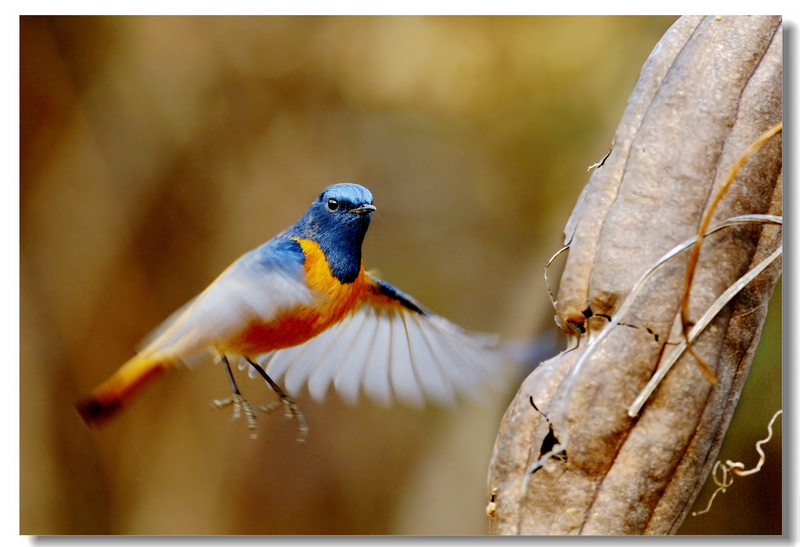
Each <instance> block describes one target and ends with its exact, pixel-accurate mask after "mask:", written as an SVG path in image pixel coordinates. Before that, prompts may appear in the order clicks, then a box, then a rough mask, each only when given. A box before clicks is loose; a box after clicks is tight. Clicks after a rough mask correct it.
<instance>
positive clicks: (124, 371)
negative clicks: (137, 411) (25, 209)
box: [75, 355, 170, 426]
mask: <svg viewBox="0 0 800 547" xmlns="http://www.w3.org/2000/svg"><path fill="white" fill-rule="evenodd" d="M168 368H170V367H168V366H167V364H166V363H163V362H161V361H154V360H152V359H148V358H145V357H142V356H140V355H137V356H135V357H133V358H132V359H131V360H130V361H128V362H127V363H125V364H124V365H122V366H121V367H120V368H119V370H117V372H115V373H114V375H113V376H111V378H109V379H108V380H106V381H105V382H103V383H102V384H100V385H99V386H97V387H96V388H95V389H94V390H93V391H92V393H91V394H90V395H89V396H88V397H86V398H85V399H82V400H81V401H79V402H78V403H77V404H76V405H75V407H76V409H77V410H78V414H80V415H81V418H83V421H84V422H86V423H87V424H88V425H90V426H100V425H102V424H103V423H105V422H106V421H107V420H108V419H109V418H111V417H113V416H114V415H116V413H117V412H119V410H121V409H122V407H123V406H124V405H125V404H127V403H128V402H129V400H130V399H131V398H132V397H133V396H134V395H135V394H136V393H138V392H139V391H140V390H141V389H142V388H143V387H144V386H145V385H147V384H149V383H150V381H152V380H153V379H154V378H157V377H158V376H160V375H161V374H162V373H163V372H165V371H166V370H167V369H168Z"/></svg>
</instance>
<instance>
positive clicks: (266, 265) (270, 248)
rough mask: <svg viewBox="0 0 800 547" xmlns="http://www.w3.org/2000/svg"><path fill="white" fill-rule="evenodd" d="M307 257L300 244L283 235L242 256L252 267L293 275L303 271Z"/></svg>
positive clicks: (243, 260)
mask: <svg viewBox="0 0 800 547" xmlns="http://www.w3.org/2000/svg"><path fill="white" fill-rule="evenodd" d="M305 259H306V255H305V254H304V253H303V248H302V247H300V244H299V243H298V242H297V241H295V240H293V239H289V238H288V237H284V236H283V235H279V236H276V237H274V238H272V239H271V240H269V241H267V242H266V243H264V244H263V245H262V246H260V247H257V248H255V249H253V250H252V251H250V252H249V253H247V254H245V255H244V256H243V257H242V258H241V260H242V262H245V263H246V264H247V265H248V266H249V267H251V268H258V269H262V270H270V271H283V272H285V273H287V274H292V275H297V274H300V273H302V271H303V262H305Z"/></svg>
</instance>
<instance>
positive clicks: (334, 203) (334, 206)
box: [328, 198, 339, 211]
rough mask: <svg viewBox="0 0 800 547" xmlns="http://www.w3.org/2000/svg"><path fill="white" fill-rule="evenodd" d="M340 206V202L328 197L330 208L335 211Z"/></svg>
mask: <svg viewBox="0 0 800 547" xmlns="http://www.w3.org/2000/svg"><path fill="white" fill-rule="evenodd" d="M338 208H339V202H338V201H336V200H335V199H333V198H330V199H328V209H330V210H331V211H335V210H336V209H338Z"/></svg>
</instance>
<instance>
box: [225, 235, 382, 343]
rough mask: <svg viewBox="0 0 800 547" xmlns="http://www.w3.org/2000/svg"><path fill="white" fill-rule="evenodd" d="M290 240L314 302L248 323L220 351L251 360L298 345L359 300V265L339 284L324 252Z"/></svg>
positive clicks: (306, 242) (311, 243) (363, 280)
mask: <svg viewBox="0 0 800 547" xmlns="http://www.w3.org/2000/svg"><path fill="white" fill-rule="evenodd" d="M293 239H295V241H297V242H298V243H299V244H300V246H301V247H302V249H303V253H304V254H305V255H306V259H305V262H304V263H303V268H304V269H305V274H306V284H307V285H308V287H309V288H310V289H311V290H312V291H313V292H314V295H315V298H314V302H313V303H312V304H311V305H308V306H297V307H295V308H293V309H291V310H286V311H284V312H282V313H281V314H280V315H278V316H277V317H275V318H273V319H271V320H269V321H257V322H251V323H249V324H248V325H247V327H246V328H245V329H243V331H242V333H241V335H240V336H237V337H235V338H234V339H232V340H229V341H228V343H227V344H225V347H221V348H219V349H220V351H222V352H224V353H231V354H238V355H244V356H247V357H255V356H257V355H261V354H263V353H267V352H269V351H272V350H276V349H282V348H288V347H291V346H296V345H298V344H302V343H303V342H306V341H308V340H310V339H311V338H313V337H314V336H317V335H318V334H320V333H321V332H322V331H324V330H325V329H327V328H328V327H330V326H331V325H333V324H335V323H337V322H339V321H340V320H341V319H343V318H344V317H345V316H346V315H347V314H348V313H350V312H351V311H352V310H353V309H354V308H355V306H356V305H357V304H358V302H359V301H360V300H361V298H362V297H363V295H364V292H365V290H366V288H367V278H366V275H365V274H364V268H363V266H361V269H360V271H359V273H358V277H357V278H356V280H355V281H354V282H352V283H347V284H342V283H341V282H339V280H338V279H336V278H335V277H334V276H333V275H332V274H331V270H330V267H329V266H328V261H327V260H326V258H325V253H324V252H323V251H322V249H320V247H319V245H318V244H317V243H316V242H314V241H311V240H309V239H300V238H293Z"/></svg>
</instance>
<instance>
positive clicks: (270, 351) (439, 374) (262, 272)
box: [76, 183, 503, 440]
mask: <svg viewBox="0 0 800 547" xmlns="http://www.w3.org/2000/svg"><path fill="white" fill-rule="evenodd" d="M376 210H377V208H376V207H375V205H373V196H372V193H371V192H370V191H369V190H368V189H367V188H365V187H364V186H361V185H358V184H354V183H342V184H334V185H332V186H329V187H327V188H326V189H325V190H323V191H322V192H321V193H320V194H319V195H318V196H317V198H316V199H315V200H314V201H313V203H312V204H311V207H310V208H309V209H308V211H307V212H306V213H305V214H304V215H303V216H302V217H301V218H300V220H298V221H297V222H296V223H295V224H294V225H293V226H291V227H289V228H288V229H286V230H284V231H283V232H281V233H279V234H278V235H277V236H275V237H274V238H272V239H270V240H269V241H267V242H266V243H264V244H263V245H261V246H260V247H257V248H255V249H253V250H251V251H250V252H247V253H245V254H244V255H242V256H241V257H240V258H238V259H237V260H236V261H234V262H233V264H231V265H230V266H229V267H228V268H227V269H225V270H224V271H223V272H222V273H221V274H220V275H219V276H218V277H217V278H216V279H215V280H214V281H213V282H212V283H211V284H210V285H209V286H208V287H207V288H206V289H205V290H203V291H202V292H201V293H200V294H198V295H197V296H196V297H194V298H193V299H192V300H190V301H189V302H188V303H186V304H185V305H184V306H182V307H181V308H179V309H178V310H177V311H176V312H174V313H173V314H172V315H171V316H169V317H168V318H167V319H166V320H165V321H164V322H163V323H162V324H161V326H159V327H158V328H156V329H155V330H154V331H153V332H152V333H151V334H150V335H149V336H147V337H146V338H145V341H144V342H143V343H142V345H141V348H140V349H139V351H138V352H137V353H136V355H134V356H133V357H132V358H131V359H130V360H129V361H127V362H126V363H125V364H123V365H122V366H121V367H120V368H119V369H118V370H117V371H116V372H115V373H114V374H113V375H112V376H111V377H110V378H108V379H107V380H106V381H105V382H103V383H101V384H100V385H99V386H98V387H96V388H95V389H94V390H92V391H91V393H90V394H89V395H88V396H86V397H84V398H83V399H81V400H80V401H78V403H77V404H76V408H77V411H78V413H79V414H80V416H81V417H82V418H83V420H84V422H85V423H86V424H88V425H89V426H100V425H103V424H104V423H106V422H107V421H108V420H109V419H110V418H112V417H113V416H115V415H117V413H118V412H119V411H120V410H122V409H123V408H124V407H126V406H128V405H129V403H130V401H131V400H132V399H133V398H134V396H135V395H136V394H138V393H139V392H140V391H141V390H142V389H143V388H144V387H145V386H146V385H148V384H150V383H152V382H153V381H154V380H155V379H156V378H158V377H160V376H162V375H163V374H164V373H166V372H168V371H171V370H174V369H176V368H178V367H180V366H189V367H191V366H193V364H194V363H198V362H201V361H203V360H209V359H211V360H214V361H216V362H217V363H221V364H222V365H223V366H224V369H225V371H226V374H227V377H228V380H229V382H230V386H231V391H232V394H231V397H230V398H228V399H223V400H215V401H213V402H212V405H213V406H215V407H217V408H225V407H228V406H233V411H234V412H233V414H234V415H233V419H236V418H239V417H240V416H241V414H242V413H244V414H245V416H246V419H247V422H248V428H249V429H250V431H251V437H252V438H255V437H256V436H257V425H256V414H257V410H263V411H264V412H271V411H272V410H274V409H275V408H276V407H278V406H280V404H281V403H283V404H284V405H285V408H284V410H285V413H286V416H287V417H288V418H296V419H297V420H298V430H299V436H298V440H302V439H304V438H305V436H306V435H307V433H308V426H307V423H306V421H305V417H304V416H303V413H302V412H301V411H300V409H299V407H298V406H297V404H296V402H295V401H294V399H293V398H292V397H291V396H290V395H289V394H288V393H287V391H288V392H290V393H292V394H294V393H297V392H299V391H300V390H301V389H302V388H303V387H304V386H306V387H307V388H308V393H309V394H310V395H311V397H312V398H313V399H314V400H316V401H319V402H324V400H325V397H326V394H327V392H328V391H329V390H330V388H331V386H333V388H334V389H335V390H336V392H337V393H338V394H339V396H340V397H341V398H342V399H344V400H345V401H346V402H349V403H357V402H358V401H359V398H360V396H361V394H362V392H363V394H364V395H366V396H367V397H368V398H369V399H371V400H373V401H374V402H377V403H379V404H382V405H384V406H388V405H390V404H392V403H393V402H394V401H399V402H401V403H403V404H407V405H409V406H412V407H421V406H423V405H424V404H425V403H426V402H428V401H432V402H434V403H438V404H441V405H445V406H450V405H452V404H453V403H454V401H455V400H456V399H457V398H458V397H459V396H469V395H470V394H472V395H474V394H475V393H476V391H477V390H478V389H479V388H480V387H481V386H483V385H489V384H490V383H491V379H492V377H493V376H495V375H496V373H499V372H500V368H501V367H502V363H503V359H502V358H501V356H500V354H499V352H498V351H497V344H498V337H497V336H495V335H491V334H486V333H480V332H472V331H467V330H465V329H462V328H461V327H459V326H457V325H455V324H454V323H451V322H450V321H448V320H447V319H445V318H443V317H442V316H439V315H436V314H434V313H432V312H431V311H429V310H428V309H427V308H425V307H423V306H422V305H421V304H420V303H418V302H417V301H416V300H415V299H414V298H412V297H411V296H409V295H407V294H405V293H404V292H402V291H400V290H398V289H396V288H395V287H393V286H392V285H390V284H389V283H387V282H385V281H382V280H381V279H379V278H378V277H376V276H375V275H374V274H372V273H369V272H366V271H365V270H364V266H363V261H362V244H363V241H364V237H365V235H366V233H367V228H368V227H369V224H370V220H371V218H372V213H374V212H375V211H376ZM231 363H234V364H238V365H239V368H240V369H245V368H246V369H249V375H250V377H251V378H253V377H257V376H258V375H260V376H261V377H262V378H263V379H264V380H265V381H266V383H267V384H268V385H269V387H270V388H271V389H272V390H273V391H274V392H275V393H276V394H277V395H278V400H277V401H276V402H275V403H273V404H272V405H267V406H265V407H261V408H259V409H256V408H254V407H253V405H251V404H250V403H249V402H248V401H247V400H246V399H245V398H244V397H243V396H242V394H241V391H240V390H239V388H238V386H237V383H236V381H235V379H234V375H233V373H232V371H231ZM493 373H495V374H493ZM281 378H283V382H284V385H285V387H286V390H284V389H283V388H282V387H281V386H280V385H279V383H278V381H276V380H280V379H281Z"/></svg>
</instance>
